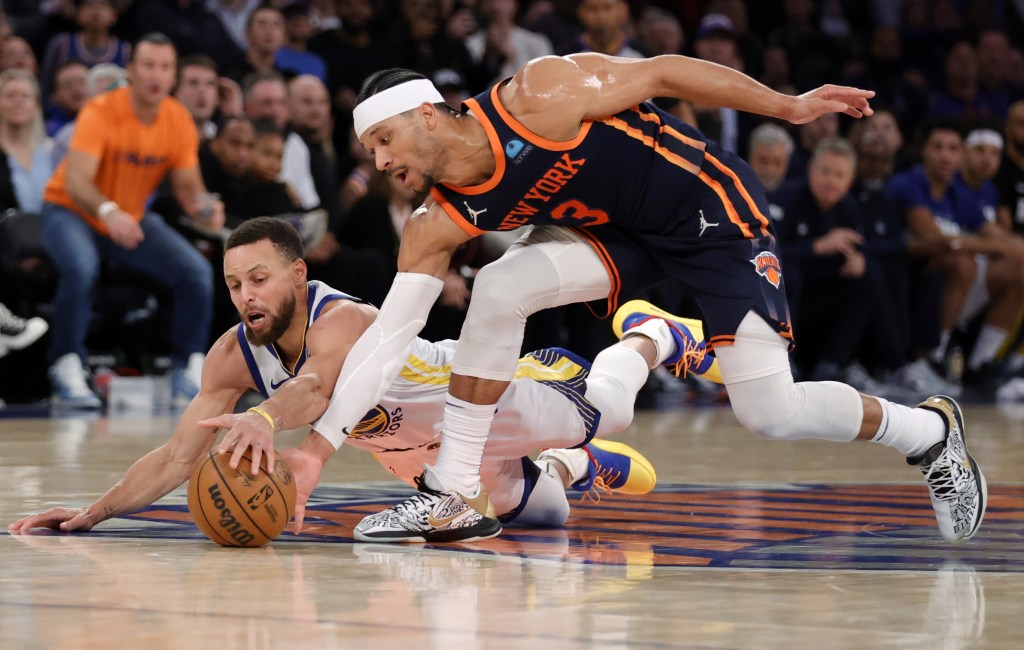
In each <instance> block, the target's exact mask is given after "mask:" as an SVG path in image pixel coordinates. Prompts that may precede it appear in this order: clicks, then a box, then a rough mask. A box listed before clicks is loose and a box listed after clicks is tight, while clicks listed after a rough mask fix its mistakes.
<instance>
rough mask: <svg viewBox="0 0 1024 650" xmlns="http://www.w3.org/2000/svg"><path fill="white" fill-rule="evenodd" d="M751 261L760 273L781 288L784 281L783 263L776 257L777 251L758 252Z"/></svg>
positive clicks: (774, 285)
mask: <svg viewBox="0 0 1024 650" xmlns="http://www.w3.org/2000/svg"><path fill="white" fill-rule="evenodd" d="M750 263H751V264H753V265H754V269H755V270H756V271H757V274H758V275H760V276H761V277H762V278H764V279H765V280H768V281H769V282H771V283H772V286H773V287H775V288H776V289H778V288H779V284H780V283H781V282H782V264H780V263H779V258H777V257H775V253H769V252H768V251H765V252H763V253H758V254H757V257H755V258H754V259H752V260H750Z"/></svg>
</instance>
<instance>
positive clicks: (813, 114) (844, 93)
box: [785, 84, 875, 124]
mask: <svg viewBox="0 0 1024 650" xmlns="http://www.w3.org/2000/svg"><path fill="white" fill-rule="evenodd" d="M874 96H875V91H873V90H861V89H860V88H851V87H849V86H833V85H831V84H829V85H827V86H821V87H820V88H815V89H814V90H812V91H810V92H806V93H804V94H803V95H800V96H798V97H797V98H796V100H797V101H795V102H794V103H793V106H792V107H791V108H790V110H789V113H788V114H787V115H786V116H785V117H786V119H787V120H788V121H790V122H792V123H793V124H806V123H807V122H813V121H814V120H816V119H818V118H819V117H821V116H822V115H824V114H825V113H845V114H847V115H849V116H850V117H865V116H869V115H873V114H874V111H873V110H872V109H871V106H870V105H869V104H868V100H869V99H871V98H872V97H874Z"/></svg>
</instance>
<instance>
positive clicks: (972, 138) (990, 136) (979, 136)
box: [964, 129, 1003, 149]
mask: <svg viewBox="0 0 1024 650" xmlns="http://www.w3.org/2000/svg"><path fill="white" fill-rule="evenodd" d="M986 144H987V145H990V146H993V147H995V148H997V149H1002V148H1003V136H1001V135H999V132H998V131H993V130H992V129H975V130H973V131H971V132H970V133H968V134H967V139H966V140H964V146H965V147H966V148H968V149H970V148H971V147H980V146H982V145H986Z"/></svg>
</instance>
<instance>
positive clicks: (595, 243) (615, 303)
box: [570, 228, 622, 318]
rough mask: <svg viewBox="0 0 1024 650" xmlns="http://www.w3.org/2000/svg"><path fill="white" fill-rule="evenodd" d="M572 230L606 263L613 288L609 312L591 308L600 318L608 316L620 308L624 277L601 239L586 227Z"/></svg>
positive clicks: (610, 292) (605, 266) (609, 298)
mask: <svg viewBox="0 0 1024 650" xmlns="http://www.w3.org/2000/svg"><path fill="white" fill-rule="evenodd" d="M570 230H572V231H573V232H575V233H576V234H578V235H580V236H581V237H583V238H584V239H585V240H586V241H587V243H588V244H590V246H591V247H592V248H593V249H594V252H595V253H597V256H598V257H599V258H601V264H604V268H605V270H606V271H607V272H608V279H610V280H611V281H612V290H611V291H609V292H608V311H607V313H605V314H604V315H601V314H598V313H596V312H594V310H593V309H591V310H590V311H591V313H593V314H594V316H597V317H598V318H608V317H609V316H611V315H612V314H614V313H615V311H616V310H618V308H619V292H620V291H621V290H622V278H621V277H620V276H619V270H618V269H617V268H616V267H615V261H614V260H613V259H612V256H611V253H609V252H608V249H607V248H605V246H604V244H602V243H601V240H599V239H598V238H597V237H596V236H595V235H593V234H592V233H589V232H587V230H586V229H585V228H570ZM588 309H589V306H588Z"/></svg>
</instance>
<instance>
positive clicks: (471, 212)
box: [462, 201, 487, 226]
mask: <svg viewBox="0 0 1024 650" xmlns="http://www.w3.org/2000/svg"><path fill="white" fill-rule="evenodd" d="M462 205H464V206H466V211H467V212H469V218H470V220H471V221H472V222H473V225H474V226H475V225H476V218H477V217H478V216H480V215H481V214H483V213H484V212H487V208H484V209H483V210H474V209H473V208H471V207H469V201H463V202H462Z"/></svg>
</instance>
